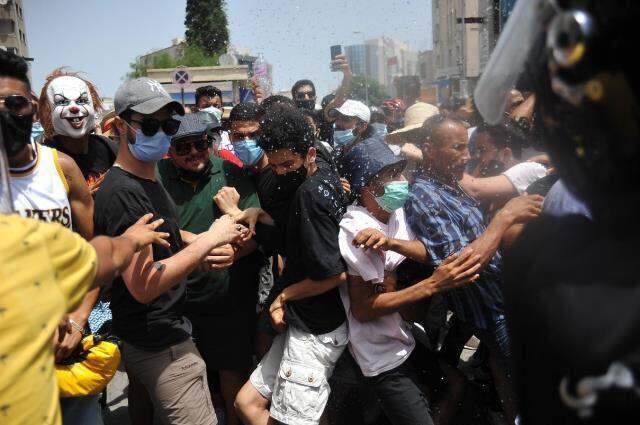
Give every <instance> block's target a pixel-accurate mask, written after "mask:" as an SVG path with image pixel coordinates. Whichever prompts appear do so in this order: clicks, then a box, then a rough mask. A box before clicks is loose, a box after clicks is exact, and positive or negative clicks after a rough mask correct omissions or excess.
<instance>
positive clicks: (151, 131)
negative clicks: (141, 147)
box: [131, 117, 180, 137]
mask: <svg viewBox="0 0 640 425" xmlns="http://www.w3.org/2000/svg"><path fill="white" fill-rule="evenodd" d="M131 122H134V123H136V124H138V125H139V126H140V130H142V134H144V135H145V136H148V137H151V136H154V135H155V134H156V133H157V132H158V130H160V127H162V131H164V134H166V135H167V136H173V135H174V134H176V133H177V132H178V129H179V128H180V121H178V120H176V119H174V118H167V119H166V120H164V121H160V120H157V119H155V118H151V117H145V118H143V119H142V120H139V121H137V120H131Z"/></svg>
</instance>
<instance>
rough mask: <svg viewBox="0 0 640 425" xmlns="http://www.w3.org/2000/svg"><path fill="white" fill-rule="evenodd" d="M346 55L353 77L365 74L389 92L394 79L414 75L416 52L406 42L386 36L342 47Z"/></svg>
mask: <svg viewBox="0 0 640 425" xmlns="http://www.w3.org/2000/svg"><path fill="white" fill-rule="evenodd" d="M345 54H346V55H347V60H348V61H349V65H350V66H351V70H352V71H353V73H354V74H356V75H367V76H369V77H370V78H373V79H375V80H377V81H378V83H380V84H381V85H383V86H385V87H386V88H387V89H388V90H389V91H390V92H393V90H394V84H393V79H394V78H395V77H399V76H405V75H416V74H417V64H418V53H417V52H416V51H414V50H412V49H411V47H410V46H409V45H408V44H407V43H404V42H401V41H397V40H393V39H391V38H388V37H381V38H374V39H370V40H366V41H365V42H364V44H355V45H351V46H345Z"/></svg>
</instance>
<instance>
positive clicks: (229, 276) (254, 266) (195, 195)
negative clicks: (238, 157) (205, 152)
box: [157, 156, 263, 315]
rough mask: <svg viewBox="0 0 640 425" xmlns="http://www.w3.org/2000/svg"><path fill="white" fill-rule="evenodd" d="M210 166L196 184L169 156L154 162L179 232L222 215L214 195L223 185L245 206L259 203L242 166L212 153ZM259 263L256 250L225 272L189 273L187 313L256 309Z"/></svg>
mask: <svg viewBox="0 0 640 425" xmlns="http://www.w3.org/2000/svg"><path fill="white" fill-rule="evenodd" d="M210 160H211V169H210V170H209V172H208V173H206V174H205V175H204V176H202V177H201V178H200V180H199V181H198V182H197V184H193V183H191V182H190V181H188V180H186V179H184V178H183V177H182V176H181V173H180V170H179V169H177V168H176V167H175V166H174V165H173V162H172V161H171V160H170V159H163V160H161V161H160V162H158V169H157V171H158V173H157V174H158V177H159V178H160V181H161V182H162V184H163V185H164V187H165V188H166V190H167V192H168V193H169V195H170V196H171V198H172V199H173V201H174V202H175V204H176V210H177V213H178V224H179V225H180V228H181V229H183V230H187V231H189V232H193V233H202V232H204V231H206V230H208V229H209V227H210V226H211V223H213V222H214V221H215V219H217V218H218V217H220V216H221V215H222V212H221V211H220V209H218V206H217V205H216V203H215V202H214V201H213V197H214V196H215V195H216V194H217V193H218V191H219V190H220V189H221V188H222V187H224V186H229V187H234V188H235V189H236V190H237V191H238V193H239V194H240V201H239V203H238V206H239V208H240V209H242V210H244V209H246V208H250V207H260V201H259V200H258V195H257V193H256V189H255V187H254V186H253V183H252V181H251V180H250V179H249V177H248V176H247V175H246V173H245V171H244V170H243V169H242V168H239V167H237V166H236V165H234V164H232V163H231V162H228V161H225V160H223V159H221V158H219V157H217V156H211V159H210ZM262 264H263V259H262V256H261V255H260V253H259V252H254V253H253V254H251V255H248V256H246V257H244V258H242V259H240V260H238V261H237V262H236V263H234V265H233V266H231V267H230V268H228V269H225V270H214V271H210V272H205V273H203V272H194V273H192V274H191V275H190V276H189V278H188V281H187V296H186V299H187V302H186V314H187V315H189V314H190V313H192V314H214V315H217V314H225V313H230V312H232V311H237V310H238V309H240V308H247V309H250V308H255V302H256V297H257V285H258V272H259V268H260V266H261V265H262Z"/></svg>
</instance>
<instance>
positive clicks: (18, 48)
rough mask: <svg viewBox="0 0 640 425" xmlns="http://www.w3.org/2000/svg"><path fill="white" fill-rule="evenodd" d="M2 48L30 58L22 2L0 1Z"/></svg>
mask: <svg viewBox="0 0 640 425" xmlns="http://www.w3.org/2000/svg"><path fill="white" fill-rule="evenodd" d="M0 48H2V49H4V50H7V51H10V52H12V53H15V54H17V55H19V56H22V57H29V45H28V43H27V33H26V29H25V25H24V15H23V13H22V0H0Z"/></svg>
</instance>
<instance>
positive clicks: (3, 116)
mask: <svg viewBox="0 0 640 425" xmlns="http://www.w3.org/2000/svg"><path fill="white" fill-rule="evenodd" d="M0 125H1V128H0V131H2V135H3V136H4V146H5V150H6V152H7V156H9V157H12V156H14V155H15V154H17V153H18V152H20V151H21V150H22V149H23V148H24V147H25V146H26V145H27V144H29V143H30V142H31V127H32V126H33V114H27V115H22V116H18V115H13V114H11V113H9V112H7V111H1V112H0Z"/></svg>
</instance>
